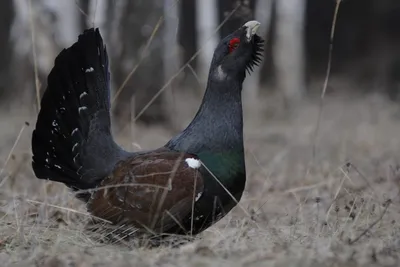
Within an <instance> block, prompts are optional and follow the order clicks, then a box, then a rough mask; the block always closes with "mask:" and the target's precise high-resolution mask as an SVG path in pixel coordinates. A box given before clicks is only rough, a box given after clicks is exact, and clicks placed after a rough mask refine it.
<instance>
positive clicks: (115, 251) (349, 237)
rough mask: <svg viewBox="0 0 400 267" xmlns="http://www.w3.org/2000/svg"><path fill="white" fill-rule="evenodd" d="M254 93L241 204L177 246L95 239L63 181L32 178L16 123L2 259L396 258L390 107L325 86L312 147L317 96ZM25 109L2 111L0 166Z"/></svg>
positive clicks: (257, 262)
mask: <svg viewBox="0 0 400 267" xmlns="http://www.w3.org/2000/svg"><path fill="white" fill-rule="evenodd" d="M186 102H187V101H186ZM262 103H263V104H262V105H263V106H264V108H261V110H258V111H254V110H246V118H245V119H246V121H245V123H246V125H245V136H246V144H245V145H246V151H247V158H246V162H247V168H248V182H247V188H246V193H245V195H244V197H243V199H242V201H241V206H242V207H244V208H245V209H246V212H244V211H243V210H241V209H240V208H235V209H234V211H233V212H232V213H230V214H229V215H228V216H227V217H225V218H224V219H223V220H221V221H220V222H219V223H218V224H216V225H215V226H213V227H211V228H210V229H208V230H207V231H206V232H204V233H203V234H201V235H200V236H198V238H197V239H196V240H194V241H193V242H190V243H187V244H185V245H183V246H181V247H178V248H171V247H168V246H163V247H160V248H155V249H147V248H140V247H139V248H138V247H130V246H128V245H127V244H125V243H118V244H104V243H100V242H99V241H98V240H99V238H100V236H99V234H96V235H95V234H93V233H90V232H88V231H85V229H84V228H85V224H86V223H87V222H88V221H90V216H88V215H87V214H86V212H85V209H84V206H83V205H82V204H81V203H80V202H79V201H77V200H75V199H74V198H73V196H72V195H71V194H70V193H69V191H68V190H67V189H66V188H65V187H64V186H63V185H60V184H55V183H52V182H46V181H42V180H38V179H35V177H34V175H33V173H32V170H31V167H30V153H31V152H30V134H31V131H32V126H29V127H26V129H25V131H23V133H22V135H21V138H20V139H19V142H18V144H17V145H16V147H15V149H14V151H13V153H12V155H11V156H10V160H9V161H8V163H7V165H6V166H5V168H4V171H3V174H2V177H0V179H1V180H0V181H3V182H1V187H0V218H1V219H0V248H1V249H0V262H2V266H131V265H132V266H244V265H245V266H248V267H250V266H361V265H362V266H374V265H383V266H390V265H396V262H398V261H399V249H400V233H399V230H398V229H400V228H399V226H400V225H399V224H400V209H399V205H398V203H399V198H398V194H399V185H400V176H399V174H400V171H399V167H398V165H397V162H399V159H400V158H399V155H400V153H399V151H400V136H399V133H400V122H399V121H398V118H397V117H396V116H397V115H398V107H396V106H395V105H393V104H390V103H388V102H386V101H385V100H383V99H382V98H380V97H377V96H370V97H364V98H362V97H354V98H352V99H350V97H347V98H345V97H340V96H326V97H325V104H324V105H325V106H324V110H323V114H322V119H321V125H320V129H319V135H318V136H319V137H318V140H316V144H317V150H316V157H315V158H313V156H312V155H313V144H314V141H315V140H313V136H314V135H313V133H314V130H315V123H316V120H317V116H318V101H308V102H307V103H304V104H303V105H301V107H299V110H298V111H296V113H295V114H294V115H293V116H290V117H289V116H287V115H286V114H285V113H284V112H281V111H277V110H279V109H278V108H277V104H276V103H278V101H275V99H274V100H270V101H268V100H265V101H263V102H262ZM196 104H197V103H196ZM188 106H190V107H191V109H190V112H189V111H188V110H187V107H183V106H182V107H178V108H180V109H182V110H183V109H185V111H186V112H180V111H182V110H178V111H177V114H180V116H181V118H179V121H180V122H181V125H180V126H181V127H184V124H185V123H186V122H187V121H188V120H190V119H191V116H192V115H193V112H194V111H195V109H196V107H197V105H195V104H193V105H188ZM25 121H29V122H30V123H31V125H33V123H34V118H33V117H30V116H29V115H26V114H24V112H23V111H21V110H20V109H19V110H16V111H11V112H10V113H7V114H5V113H4V112H3V113H2V117H1V119H0V133H1V140H0V168H3V165H4V163H5V161H6V159H7V157H8V155H9V152H10V151H11V149H12V147H13V145H14V143H15V140H16V139H17V136H18V133H19V132H20V130H21V127H23V125H24V122H25ZM170 136H171V133H169V132H167V131H166V130H164V129H161V128H156V127H154V128H147V129H145V128H140V127H136V128H135V129H134V131H133V132H130V131H128V130H127V132H123V133H121V134H120V135H119V136H118V139H119V142H120V143H121V144H124V146H126V147H127V146H130V149H131V148H132V142H133V141H134V142H135V143H137V144H139V145H140V146H141V147H142V148H154V147H157V146H159V145H162V144H164V142H165V141H166V140H168V139H169V138H170ZM135 149H136V148H135ZM348 163H350V164H348ZM4 179H6V180H4ZM389 199H390V200H391V204H390V203H388V202H387V200H389ZM246 214H250V216H249V215H246Z"/></svg>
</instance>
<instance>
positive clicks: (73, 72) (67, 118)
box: [32, 29, 128, 190]
mask: <svg viewBox="0 0 400 267" xmlns="http://www.w3.org/2000/svg"><path fill="white" fill-rule="evenodd" d="M109 81H110V74H109V70H108V56H107V51H106V48H105V46H104V45H103V40H102V37H101V35H100V33H99V30H98V29H88V30H85V31H84V33H83V34H81V35H80V36H79V38H78V41H77V42H76V43H75V44H73V45H72V46H71V47H69V48H67V49H64V50H63V51H62V52H61V53H60V54H59V55H58V56H57V58H56V60H55V63H54V67H53V69H52V70H51V72H50V74H49V76H48V79H47V89H46V91H45V93H44V95H43V98H42V100H41V110H40V112H39V116H38V119H37V123H36V128H35V130H34V131H33V135H32V152H33V162H32V167H33V170H34V172H35V175H36V176H37V177H38V178H40V179H49V180H53V181H57V182H62V183H65V184H66V185H67V186H69V187H71V188H73V189H80V190H81V189H90V188H94V187H95V186H97V184H98V183H99V182H100V181H101V180H102V179H103V178H104V177H105V176H107V175H108V174H109V173H110V172H111V171H112V169H113V167H114V165H115V164H116V162H117V161H119V160H120V159H122V158H124V157H126V156H127V154H128V153H127V152H125V151H123V150H122V149H121V148H120V147H119V146H118V145H117V144H116V143H115V142H114V140H113V138H112V135H111V121H110V88H109V86H110V83H109Z"/></svg>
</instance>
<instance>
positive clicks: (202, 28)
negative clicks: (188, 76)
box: [196, 0, 219, 88]
mask: <svg viewBox="0 0 400 267" xmlns="http://www.w3.org/2000/svg"><path fill="white" fill-rule="evenodd" d="M196 12H197V14H196V28H197V47H198V49H201V48H202V50H201V51H200V53H199V56H198V57H197V59H198V71H197V73H198V77H199V79H200V83H201V84H202V87H203V88H204V86H205V84H206V82H207V77H208V72H209V69H210V63H211V60H212V57H213V53H214V49H215V47H216V46H217V44H218V42H219V38H218V34H213V33H214V31H215V30H216V28H217V26H218V25H217V2H216V0H197V1H196Z"/></svg>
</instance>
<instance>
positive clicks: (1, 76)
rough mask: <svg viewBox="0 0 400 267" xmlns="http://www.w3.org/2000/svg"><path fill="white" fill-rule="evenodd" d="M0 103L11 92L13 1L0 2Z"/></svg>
mask: <svg viewBox="0 0 400 267" xmlns="http://www.w3.org/2000/svg"><path fill="white" fill-rule="evenodd" d="M0 14H1V17H2V23H1V24H0V40H1V42H0V51H1V53H0V62H1V64H0V101H1V102H3V101H5V100H6V99H5V98H6V96H7V95H8V94H9V92H11V91H12V90H11V89H12V87H11V86H12V84H10V81H11V73H10V67H11V66H10V65H11V61H12V54H13V53H12V44H11V42H10V35H11V26H12V23H13V20H14V17H15V10H14V3H13V1H1V2H0Z"/></svg>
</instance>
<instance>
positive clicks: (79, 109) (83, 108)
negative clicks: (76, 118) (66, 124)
mask: <svg viewBox="0 0 400 267" xmlns="http://www.w3.org/2000/svg"><path fill="white" fill-rule="evenodd" d="M86 109H87V107H85V106H82V107H79V108H78V112H79V113H81V111H82V110H86Z"/></svg>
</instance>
